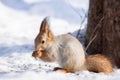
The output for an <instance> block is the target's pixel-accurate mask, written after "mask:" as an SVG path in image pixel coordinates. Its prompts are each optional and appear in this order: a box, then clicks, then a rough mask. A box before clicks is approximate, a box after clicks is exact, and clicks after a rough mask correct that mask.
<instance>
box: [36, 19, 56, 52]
mask: <svg viewBox="0 0 120 80" xmlns="http://www.w3.org/2000/svg"><path fill="white" fill-rule="evenodd" d="M53 40H54V35H53V33H52V32H51V30H50V27H49V23H48V17H46V18H45V19H44V20H43V21H42V23H41V26H40V32H39V34H38V35H37V37H36V38H35V51H38V50H45V49H47V47H48V45H50V43H51V42H52V41H53Z"/></svg>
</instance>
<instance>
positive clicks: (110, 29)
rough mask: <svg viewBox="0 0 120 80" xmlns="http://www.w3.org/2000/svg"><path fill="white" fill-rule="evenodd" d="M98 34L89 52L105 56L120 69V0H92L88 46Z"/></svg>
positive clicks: (87, 38) (87, 35)
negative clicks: (92, 37)
mask: <svg viewBox="0 0 120 80" xmlns="http://www.w3.org/2000/svg"><path fill="white" fill-rule="evenodd" d="M103 17H104V19H103V20H102V22H100V20H101V19H102V18H103ZM96 27H98V28H97V30H96V31H95V28H96ZM94 31H95V33H93V32H94ZM96 34H97V37H96V38H95V39H94V40H93V42H92V43H91V45H90V46H89V48H88V49H87V52H88V53H89V54H96V53H101V54H104V55H105V56H107V57H109V58H110V59H111V60H112V62H113V63H114V64H115V65H116V66H117V67H119V68H120V0H90V5H89V13H88V28H87V32H86V45H88V43H89V42H90V41H91V36H92V35H94V36H95V35H96Z"/></svg>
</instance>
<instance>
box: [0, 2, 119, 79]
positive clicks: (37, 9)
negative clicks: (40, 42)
mask: <svg viewBox="0 0 120 80" xmlns="http://www.w3.org/2000/svg"><path fill="white" fill-rule="evenodd" d="M87 9H88V0H84V1H83V0H0V80H120V70H119V69H115V70H114V72H113V73H111V74H109V75H104V74H103V73H98V74H97V73H92V72H89V71H82V72H76V73H67V74H65V73H61V72H54V71H52V69H53V68H54V67H55V66H59V65H58V64H57V63H45V62H43V61H41V60H35V59H34V58H33V57H31V54H32V51H33V50H34V38H35V37H36V35H37V33H38V31H39V26H40V23H41V20H42V19H43V18H44V17H46V16H50V17H51V18H50V24H51V29H52V31H53V32H54V34H55V35H60V34H64V33H68V32H71V33H74V32H76V31H77V30H78V29H79V28H80V25H81V21H82V20H83V18H84V17H83V16H84V13H85V12H87ZM85 24H86V21H85V22H84V23H83V25H82V28H81V29H82V31H81V32H84V31H83V30H84V26H85Z"/></svg>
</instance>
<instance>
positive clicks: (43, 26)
mask: <svg viewBox="0 0 120 80" xmlns="http://www.w3.org/2000/svg"><path fill="white" fill-rule="evenodd" d="M48 29H49V17H45V18H44V19H43V21H42V23H41V26H40V32H47V31H48Z"/></svg>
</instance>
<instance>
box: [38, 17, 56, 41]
mask: <svg viewBox="0 0 120 80" xmlns="http://www.w3.org/2000/svg"><path fill="white" fill-rule="evenodd" d="M44 33H45V34H47V36H48V38H49V40H53V39H54V35H53V33H52V31H51V30H50V26H49V17H46V18H45V19H44V20H43V21H42V23H41V27H40V35H42V34H44Z"/></svg>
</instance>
